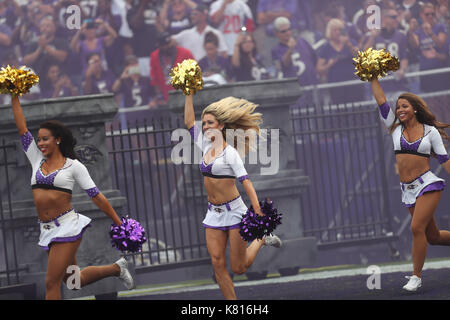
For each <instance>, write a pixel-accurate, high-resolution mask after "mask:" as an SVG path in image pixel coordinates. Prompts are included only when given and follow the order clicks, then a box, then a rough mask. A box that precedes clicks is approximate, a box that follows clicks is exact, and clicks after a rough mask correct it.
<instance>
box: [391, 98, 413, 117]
mask: <svg viewBox="0 0 450 320" xmlns="http://www.w3.org/2000/svg"><path fill="white" fill-rule="evenodd" d="M395 115H396V116H397V118H398V119H399V120H400V121H401V122H408V121H409V120H411V119H412V118H414V117H415V116H416V115H415V114H414V108H413V106H412V105H411V103H410V102H409V101H408V100H406V99H398V101H397V106H396V108H395Z"/></svg>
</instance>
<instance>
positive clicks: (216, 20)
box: [210, 0, 255, 57]
mask: <svg viewBox="0 0 450 320" xmlns="http://www.w3.org/2000/svg"><path fill="white" fill-rule="evenodd" d="M210 19H211V21H212V24H213V26H215V27H217V29H218V30H219V31H221V32H222V34H223V36H224V39H225V42H226V44H227V47H228V56H230V57H231V56H232V55H233V51H234V50H233V48H234V43H235V42H236V39H237V37H238V36H239V34H240V33H241V32H242V30H245V31H246V32H253V31H254V30H255V23H254V20H253V15H252V11H251V10H250V8H249V6H248V5H247V4H246V3H245V2H244V1H242V0H217V1H215V2H213V4H211V7H210ZM243 28H245V29H243Z"/></svg>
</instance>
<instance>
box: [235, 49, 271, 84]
mask: <svg viewBox="0 0 450 320" xmlns="http://www.w3.org/2000/svg"><path fill="white" fill-rule="evenodd" d="M233 73H234V75H235V77H236V81H238V82H239V81H253V80H264V79H268V72H267V70H266V68H265V67H264V64H263V61H262V57H261V56H260V55H256V56H255V64H253V63H252V62H251V61H250V60H247V61H245V59H244V58H242V56H241V65H240V66H239V68H236V67H233Z"/></svg>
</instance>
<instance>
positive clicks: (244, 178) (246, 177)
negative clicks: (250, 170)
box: [238, 174, 248, 183]
mask: <svg viewBox="0 0 450 320" xmlns="http://www.w3.org/2000/svg"><path fill="white" fill-rule="evenodd" d="M247 179H248V174H246V175H244V176H240V177H238V180H239V182H240V183H242V182H244V180H247Z"/></svg>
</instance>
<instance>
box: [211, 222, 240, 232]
mask: <svg viewBox="0 0 450 320" xmlns="http://www.w3.org/2000/svg"><path fill="white" fill-rule="evenodd" d="M240 224H241V223H240V222H239V223H236V224H233V225H232V226H224V227H214V226H209V225H207V224H204V223H203V227H205V228H209V229H216V230H222V231H228V230H231V229H238V228H240Z"/></svg>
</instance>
